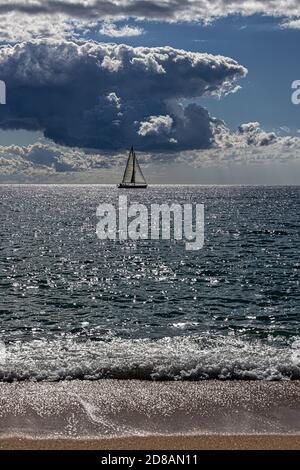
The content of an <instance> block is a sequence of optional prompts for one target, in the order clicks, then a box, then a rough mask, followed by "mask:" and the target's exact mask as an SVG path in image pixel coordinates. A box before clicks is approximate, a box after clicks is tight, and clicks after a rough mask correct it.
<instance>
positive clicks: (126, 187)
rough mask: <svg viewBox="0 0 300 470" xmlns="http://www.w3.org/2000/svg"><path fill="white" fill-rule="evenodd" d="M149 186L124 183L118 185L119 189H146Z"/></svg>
mask: <svg viewBox="0 0 300 470" xmlns="http://www.w3.org/2000/svg"><path fill="white" fill-rule="evenodd" d="M147 186H148V185H147V184H124V183H120V184H118V186H117V187H118V188H120V189H146V188H147Z"/></svg>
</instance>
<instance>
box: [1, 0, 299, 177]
mask: <svg viewBox="0 0 300 470" xmlns="http://www.w3.org/2000/svg"><path fill="white" fill-rule="evenodd" d="M3 3H5V2H3ZM23 3H24V2H23ZM62 3H63V2H62ZM111 3H112V4H114V3H116V2H114V0H112V2H111ZM127 3H128V5H129V6H130V11H131V16H127V15H124V13H122V12H120V14H121V13H122V16H123V19H120V18H119V17H118V16H117V17H116V18H114V17H111V16H109V17H106V16H105V17H104V16H103V17H101V16H100V17H99V16H97V15H96V14H97V12H98V11H99V12H100V13H101V11H102V10H101V9H102V6H103V5H102V4H101V2H98V1H94V0H93V1H92V0H91V1H90V2H88V8H89V7H90V8H91V9H90V10H84V16H82V17H81V16H80V14H78V6H80V7H82V5H83V2H81V0H77V1H76V0H74V2H73V1H72V0H71V1H69V2H67V1H66V4H67V7H68V15H67V16H65V15H66V13H65V9H64V11H63V12H61V11H59V12H57V11H55V9H54V8H55V2H51V0H47V1H46V2H44V3H43V7H45V5H46V4H47V15H49V16H44V15H43V16H41V15H40V14H39V13H38V12H37V11H36V10H33V9H32V10H30V11H28V12H24V11H23V10H22V9H21V10H20V11H19V10H18V8H16V9H15V11H14V10H12V11H10V12H9V13H7V11H6V12H5V14H4V13H1V9H0V16H1V15H2V16H3V19H4V21H2V27H0V44H1V43H2V48H0V80H1V79H5V81H6V82H7V86H8V95H7V100H8V103H7V106H6V105H5V106H1V108H0V158H1V156H2V159H3V161H4V163H3V165H4V166H5V176H2V177H1V173H0V181H6V179H8V181H10V178H11V180H12V181H13V180H14V176H13V175H14V174H15V173H16V172H17V173H18V180H20V178H21V180H22V174H23V176H24V180H27V177H28V174H29V173H30V179H32V178H33V179H34V178H35V174H36V173H38V178H42V179H43V178H44V176H45V179H46V180H47V181H52V180H55V177H56V176H57V175H56V173H65V176H66V178H67V174H68V178H69V173H72V172H73V171H76V172H78V171H86V170H88V171H95V174H96V173H97V178H99V172H101V165H102V164H103V168H105V171H107V169H108V167H111V172H112V175H115V174H116V172H119V165H121V164H122V162H123V161H122V158H121V157H118V155H120V154H123V153H124V152H125V151H126V142H127V141H128V146H130V144H131V141H132V140H135V141H136V144H137V146H138V148H139V150H140V151H141V153H142V161H143V160H144V164H145V165H146V166H149V174H155V168H154V165H156V164H157V163H159V164H160V165H161V163H163V165H164V166H165V167H166V168H169V170H170V174H171V173H172V178H173V179H178V178H176V176H174V175H176V168H177V169H178V175H180V174H181V175H182V174H183V172H182V165H188V167H189V170H187V171H185V172H184V173H185V175H184V178H185V179H186V182H190V181H192V180H193V178H194V175H195V172H196V173H197V172H198V173H199V174H200V172H202V173H201V174H202V175H203V174H209V175H211V172H212V170H211V168H212V167H213V168H214V170H213V172H215V174H216V175H218V176H216V182H218V183H220V182H221V183H222V174H223V175H224V174H227V173H228V168H229V167H230V169H231V170H230V172H231V173H230V174H235V173H236V176H234V177H233V181H232V183H237V182H241V183H247V182H248V181H249V182H251V183H252V181H253V180H255V176H254V177H253V176H252V175H253V169H251V171H248V170H247V167H248V165H249V163H252V164H253V165H254V167H253V168H256V167H257V168H258V169H257V174H259V173H260V172H261V167H260V168H259V166H260V165H268V169H267V171H266V170H265V169H264V171H263V173H266V174H268V175H273V174H274V177H271V183H272V182H273V183H281V182H282V181H281V179H282V178H281V177H280V175H282V174H284V175H285V182H286V183H287V184H288V183H289V182H292V183H293V184H295V183H297V181H298V180H297V178H298V176H300V172H299V168H300V165H298V160H297V156H298V154H299V150H300V143H299V140H300V132H299V130H300V122H299V115H300V106H295V105H293V104H292V102H291V94H292V90H291V84H292V82H293V81H294V80H297V79H298V80H300V70H299V59H300V57H299V55H300V51H299V46H298V45H299V39H300V20H299V18H300V7H299V6H297V2H293V1H292V0H291V1H290V0H287V1H286V2H275V4H278V8H277V10H276V11H275V10H274V12H273V10H272V9H270V7H268V4H269V3H270V5H274V2H273V4H271V2H265V3H263V2H260V1H256V2H249V1H248V0H244V1H242V2H239V3H237V5H238V4H239V5H241V6H239V8H240V12H241V13H243V14H238V15H233V14H229V15H228V12H227V9H228V6H227V4H226V2H224V14H222V10H220V11H219V10H218V12H217V13H219V15H218V18H212V16H213V15H214V10H213V8H212V9H211V10H209V11H207V12H206V14H204V13H203V8H202V2H197V1H194V2H192V3H193V8H194V10H193V11H194V12H195V13H194V15H193V12H191V13H190V10H189V9H188V8H187V9H186V10H185V9H184V8H183V7H182V5H183V4H184V2H183V3H182V4H179V3H178V5H179V7H178V8H179V10H178V13H176V11H175V12H173V11H172V13H170V12H168V11H164V12H163V13H162V12H161V11H159V10H158V9H157V2H156V0H153V2H152V4H153V6H152V7H151V2H148V8H149V11H151V12H152V13H151V15H152V17H153V18H152V19H151V21H149V20H145V19H143V18H142V15H143V14H144V13H143V12H142V13H141V12H140V5H141V4H142V3H145V2H139V7H137V6H136V5H137V2H134V0H126V2H124V4H126V5H127ZM232 3H235V2H234V1H233V2H232ZM284 3H286V8H284V5H283V6H282V4H284ZM16 4H17V5H18V4H20V7H21V6H22V0H19V1H17V2H16ZM70 4H71V5H72V6H74V12H77V13H76V15H75V14H74V16H73V14H70V13H69V7H70ZM73 4H74V5H73ZM167 4H168V1H167V0H166V1H165V5H167ZM220 4H221V5H222V2H219V4H218V5H220ZM253 4H255V6H254V7H253ZM199 5H200V6H199ZM249 5H250V6H249ZM75 7H76V8H77V10H75ZM135 8H136V13H135V14H132V12H134V11H135V10H134V9H135ZM151 8H152V10H150V9H151ZM218 8H222V7H218ZM249 8H251V13H253V14H249V15H248V14H245V11H246V12H248V11H249ZM297 8H299V10H298V9H297ZM95 9H96V10H95ZM253 9H254V10H253ZM175 10H176V9H175ZM82 11H83V10H82ZM112 11H113V15H117V13H116V12H117V11H118V10H117V9H116V8H115V9H114V10H112ZM158 11H159V13H157V12H158ZM199 11H200V13H199ZM229 12H230V10H229ZM273 13H274V14H273ZM14 15H17V16H14ZM55 15H59V16H57V21H56V22H55V21H54V19H55V18H56V16H55ZM61 15H63V16H61ZM89 15H90V16H91V18H89ZM95 15H96V16H95ZM168 15H171V16H172V17H169V16H168ZM181 15H182V17H184V18H185V21H183V22H182V21H179V19H180V18H181ZM195 15H196V16H195ZM197 15H198V16H199V15H200V17H197ZM156 16H159V21H158V18H156ZM161 16H163V17H161ZM164 16H165V17H164ZM174 17H175V18H174ZM194 20H196V21H194ZM18 22H20V27H19V28H16V27H14V25H16V24H18ZM204 23H208V24H204ZM21 24H22V27H21ZM66 24H67V25H68V27H67V28H66V26H65V25H66ZM45 25H46V26H45ZM53 25H54V26H53ZM70 25H71V26H70ZM283 25H285V26H283ZM287 26H289V27H287ZM10 28H11V30H10ZM47 28H48V29H49V31H47ZM66 31H67V32H66ZM104 33H105V34H104ZM70 41H71V42H72V43H74V44H75V45H76V47H75V48H72V52H71V49H70V48H69V46H66V44H67V43H68V44H69V43H70ZM91 41H93V42H94V43H96V44H102V45H103V44H104V45H105V44H108V43H111V44H112V47H111V48H109V50H108V49H107V48H105V50H104V49H103V48H102V46H101V48H102V49H101V50H100V49H99V50H98V51H97V54H100V55H101V60H102V59H103V57H104V56H103V54H104V55H105V54H108V55H109V60H113V61H116V60H117V61H118V60H119V56H118V54H119V52H118V50H117V48H116V45H118V44H126V45H128V46H131V49H130V50H129V49H128V50H126V51H125V55H124V57H123V58H122V59H121V60H122V61H123V64H122V66H120V67H119V68H118V70H117V71H116V70H115V69H114V70H112V69H110V74H108V75H109V77H108V75H107V73H106V72H105V75H101V76H100V75H99V74H98V73H97V72H96V69H95V70H94V72H95V74H94V76H93V73H94V72H92V74H91V75H90V77H91V85H90V88H91V90H93V89H94V88H95V93H94V95H93V94H92V92H91V93H84V94H82V96H79V95H78V87H75V86H74V87H73V85H74V80H73V79H72V76H71V75H70V77H71V78H69V79H68V80H69V82H68V83H66V84H65V85H64V86H65V87H69V88H68V90H69V91H67V92H64V93H62V85H61V83H58V84H55V87H56V90H53V89H54V86H53V87H50V86H49V83H47V84H46V85H44V83H45V80H44V77H42V79H41V76H40V75H41V74H42V73H44V75H45V76H46V75H47V74H48V72H49V70H48V66H47V65H46V61H45V60H44V55H45V54H46V56H47V57H48V60H49V61H50V62H51V66H50V67H49V68H51V67H52V70H51V73H53V74H54V71H55V74H56V75H53V76H55V77H56V76H57V70H58V69H59V67H63V66H62V65H61V63H59V62H58V63H57V64H55V63H54V62H55V57H56V56H57V58H58V59H59V57H58V53H57V52H56V53H53V47H54V46H53V43H54V42H55V43H56V44H61V45H64V47H65V49H66V51H65V52H64V53H66V54H67V55H68V57H69V55H71V53H72V54H75V55H76V57H77V55H78V52H77V49H79V45H80V47H81V45H82V44H84V43H86V44H89V43H90V42H91ZM32 42H33V43H35V45H34V47H32V46H29V44H30V43H32ZM37 43H39V44H37ZM40 43H43V44H46V46H45V47H46V48H45V47H43V48H42V46H41V44H40ZM17 44H22V47H23V49H24V53H23V52H22V54H23V56H24V57H26V58H28V57H29V58H30V59H29V61H31V62H32V63H31V64H30V66H28V67H31V68H32V70H28V74H27V75H28V77H29V76H31V78H32V77H33V80H29V79H28V80H27V82H26V81H25V82H22V83H21V80H19V79H17V78H16V77H17V75H18V73H19V71H20V69H19V67H21V65H22V64H21V60H25V59H23V56H22V58H20V55H19V54H18V53H17V52H16V50H15V49H14V52H13V53H11V49H9V54H8V53H7V51H8V48H9V47H10V48H16V46H17ZM168 46H170V47H171V48H174V50H183V51H185V52H184V54H186V56H185V55H184V54H182V53H180V52H175V53H174V52H172V53H171V55H172V57H173V56H178V57H179V59H177V58H175V59H174V57H173V59H172V58H171V57H169V59H168V61H169V60H170V64H169V62H168V64H169V66H168V68H167V69H166V70H164V71H163V74H166V73H167V75H168V77H167V79H168V80H169V83H170V90H171V89H172V90H171V91H170V92H169V90H168V88H167V87H166V83H165V81H164V79H165V77H163V74H162V73H161V71H160V70H159V67H162V68H163V67H164V63H165V62H164V61H165V59H160V57H159V50H160V49H159V48H163V49H162V51H163V52H162V53H163V54H167V55H168V54H169V52H168V49H167V47H168ZM55 47H56V46H55ZM137 48H142V50H143V52H142V54H143V58H142V59H140V58H139V57H140V56H139V52H138V49H137ZM145 48H151V49H149V50H148V49H147V50H146V49H145ZM67 49H68V51H67ZM75 49H76V51H75ZM60 50H61V49H60ZM152 50H153V51H156V52H155V54H156V58H155V61H156V62H155V67H158V68H157V70H156V72H155V73H156V76H155V73H154V72H153V70H150V69H149V67H150V66H149V63H150V62H149V61H152ZM74 51H75V52H74ZM103 51H104V52H103ZM149 51H150V52H149ZM190 53H195V54H194V55H190ZM197 53H198V55H197ZM1 54H2V56H1ZM128 54H130V57H132V59H130V61H129V64H132V63H134V64H138V63H141V62H140V61H142V62H143V72H141V76H140V81H139V80H138V79H137V82H136V83H137V84H139V83H140V84H142V86H141V87H140V91H139V93H140V96H139V95H138V93H135V90H134V89H133V88H132V89H131V88H130V83H131V81H133V82H134V79H135V78H136V75H137V74H139V73H140V70H138V71H137V69H134V67H132V68H130V67H131V66H129V68H128V70H127V69H126V73H125V72H124V68H125V63H126V67H127V66H128V64H127V60H129V59H127V55H128ZM204 54H210V55H211V56H210V58H209V59H207V57H206V56H204ZM91 55H92V52H91V47H90V46H89V52H88V54H87V56H88V57H91ZM125 56H126V57H125ZM218 56H224V58H223V59H222V60H221V62H222V64H220V62H219V59H215V57H218ZM41 57H43V59H42V58H41ZM226 58H229V59H228V60H227V59H226ZM1 59H2V61H1ZM77 59H78V57H77ZM77 59H76V62H74V61H73V62H72V63H71V62H70V67H73V68H74V70H75V74H76V67H78V74H81V73H82V74H84V73H87V74H86V75H85V77H86V80H88V73H90V72H84V67H86V61H85V62H84V63H83V62H80V63H79V61H78V60H77ZM232 59H233V60H234V61H235V63H236V65H232V64H233V62H232V61H231V60H232ZM18 60H19V61H20V64H18V63H17V62H18ZM26 60H27V65H28V59H26ZM97 60H98V62H99V60H100V59H97ZM38 61H41V63H39V69H38V74H40V75H39V77H37V75H36V76H35V75H34V74H37V67H36V64H37V62H38ZM195 61H197V66H196V67H195V66H194V65H193V64H194V62H195ZM207 62H208V63H207ZM12 63H14V67H15V70H14V68H13V66H12ZM113 63H114V64H115V63H116V62H113ZM151 63H152V62H151ZM181 63H184V64H187V65H185V67H186V70H183V68H182V66H181V65H180V64H181ZM204 63H205V68H203V64H204ZM1 65H2V68H1ZM68 65H69V64H68ZM43 67H44V71H43ZM95 67H96V65H95ZM109 67H111V64H110V65H109ZM135 67H136V65H135ZM151 67H152V65H151ZM176 67H177V68H176ZM216 68H217V72H216V73H215V70H216ZM232 69H234V70H232ZM246 69H247V74H246V73H245V72H244V71H245V70H246ZM149 70H150V71H149ZM243 70H244V71H243ZM1 71H3V72H2V75H4V77H1ZM62 73H63V72H62ZM68 73H69V69H68ZM73 73H74V72H73ZM153 74H154V75H153ZM201 74H203V76H201ZM47 76H48V75H47ZM117 76H119V78H120V81H119V78H118V77H117ZM92 77H93V78H92ZM110 77H111V78H110ZM116 77H117V78H116ZM184 77H186V89H185V90H183V87H184V80H185V78H184ZM35 79H36V80H37V82H36V83H39V84H38V85H37V84H34V85H33V83H34V81H35ZM110 79H112V87H111V90H110V89H109V88H108V87H107V86H105V89H104V88H103V89H102V88H101V87H102V85H103V82H105V81H106V80H108V81H109V80H110ZM92 80H94V81H93V82H92ZM122 80H123V82H122ZM155 80H156V84H157V87H156V85H155ZM203 81H204V82H205V86H203ZM101 82H102V84H101ZM196 82H197V83H196ZM98 84H99V90H98V89H97V86H98ZM43 86H44V91H43ZM78 86H79V83H78ZM237 86H239V87H240V88H239V89H237V90H236V87H237ZM72 87H73V88H72ZM147 87H148V88H147ZM164 87H165V88H164ZM50 88H51V91H49V90H50ZM194 88H195V89H194ZM66 89H67V88H66ZM163 90H165V93H166V96H164V94H163V93H164V91H163ZM123 91H124V96H123V94H122V92H123ZM9 93H10V94H11V95H10V94H9ZM22 93H23V94H24V93H28V99H27V100H26V99H25V98H24V96H22ZM49 93H53V96H52V97H49ZM68 93H69V94H70V98H69V101H68V98H67V95H68ZM97 93H99V97H100V98H99V103H100V104H99V103H98V98H97ZM102 93H103V96H102V95H101V94H102ZM12 94H13V95H14V96H13V99H12V100H11V101H13V103H10V102H9V100H10V96H12ZM216 95H220V96H216ZM29 96H30V100H29ZM17 97H20V98H19V102H15V101H14V100H17ZM21 98H22V99H21ZM56 100H57V101H56ZM62 100H65V103H64V104H62ZM76 100H77V101H78V102H79V101H84V100H86V102H84V103H80V107H79V104H78V103H76ZM101 100H102V101H101ZM29 101H30V103H29ZM74 101H75V103H74ZM108 101H109V103H108ZM175 102H176V103H175ZM39 104H40V106H41V109H40V110H39V109H38V107H39ZM63 106H64V109H62V108H63ZM72 106H74V112H73V115H71V114H70V115H68V114H66V113H65V108H66V107H67V108H68V107H72ZM101 106H102V109H100V108H101ZM178 106H180V109H179V107H178ZM56 107H57V109H56ZM175 108H176V109H175ZM203 108H205V109H207V111H205V110H204V109H203ZM104 109H105V112H104V111H103V110H104ZM183 109H184V111H182V110H183ZM47 113H48V115H47ZM74 115H75V116H76V120H75V119H74V120H73V117H74ZM87 115H88V118H87ZM81 117H82V121H81ZM220 120H222V121H224V123H221V121H220ZM65 123H68V126H67V124H66V126H65V128H64V124H65ZM248 123H252V124H254V125H252V124H251V125H248ZM197 126H198V127H197ZM240 126H242V127H240ZM243 126H244V127H243ZM16 129H17V130H16ZM98 130H99V135H100V134H101V133H102V134H101V135H102V137H101V138H100V137H99V138H98V135H97V132H98ZM119 136H120V139H119ZM201 136H203V138H201ZM116 141H117V143H116ZM36 142H38V145H39V147H38V149H37V147H35V148H34V149H32V148H29V146H30V145H35V143H36ZM1 145H2V147H1ZM12 145H14V146H19V147H20V148H21V147H22V149H18V150H17V151H16V150H15V149H12V148H11V147H12ZM41 145H42V147H41ZM75 150H76V152H75ZM37 152H40V154H39V155H42V157H40V156H38V157H37V156H36V154H37ZM32 153H34V158H33V157H32ZM75 153H76V164H75V162H74V161H73V160H72V159H74V155H75ZM86 154H88V155H91V154H92V155H94V156H95V155H97V154H100V157H99V161H97V164H96V166H93V165H94V163H93V164H91V163H90V161H91V160H93V159H92V158H91V157H88V158H86V157H85V155H86ZM150 154H151V155H154V157H152V159H150V157H149V155H150ZM242 154H243V155H244V156H245V158H244V160H243V158H242V156H241V155H242ZM66 155H67V156H66ZM110 155H113V156H112V157H111V158H110ZM93 158H94V157H93ZM105 158H107V159H108V163H103V161H105ZM299 158H300V157H299ZM95 160H97V158H96V157H95V158H94V160H93V161H95ZM88 161H89V164H87V163H86V162H88ZM11 162H12V163H11ZM78 162H79V163H78ZM84 162H85V163H84ZM275 163H276V164H275ZM10 165H11V169H10V168H9V166H10ZM76 165H77V166H76ZM282 165H285V168H284V171H282ZM208 167H209V168H210V169H209V170H207V168H208ZM225 168H226V171H225V170H224V169H225ZM264 168H265V167H264ZM289 168H290V170H288V169H289ZM37 170H38V172H37ZM43 170H45V175H44V176H43ZM103 171H104V170H103ZM247 171H248V175H250V174H251V177H250V176H249V178H248V177H247ZM243 172H244V173H243ZM167 173H168V171H166V174H167ZM243 174H245V177H243V176H242V175H243ZM7 175H9V177H8V178H7ZM32 175H33V176H32ZM41 175H42V176H41ZM254 175H255V171H254ZM295 175H296V176H295ZM58 176H59V178H60V179H61V178H62V175H61V174H59V175H58ZM76 177H77V175H76ZM105 178H107V176H105ZM112 178H113V177H112ZM227 179H228V178H227V177H226V178H225V179H224V181H225V180H226V183H227V182H228V181H227ZM179 180H180V178H179ZM179 180H178V182H185V181H179ZM202 182H203V181H202ZM204 182H205V181H204ZM229 182H230V181H229ZM267 182H268V183H270V182H269V181H267ZM299 182H300V179H299ZM209 183H213V178H211V176H210V177H209Z"/></svg>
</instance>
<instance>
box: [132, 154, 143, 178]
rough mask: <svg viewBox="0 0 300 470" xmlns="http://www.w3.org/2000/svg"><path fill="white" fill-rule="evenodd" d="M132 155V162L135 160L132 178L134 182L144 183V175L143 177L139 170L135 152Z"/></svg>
mask: <svg viewBox="0 0 300 470" xmlns="http://www.w3.org/2000/svg"><path fill="white" fill-rule="evenodd" d="M134 157H135V158H134V162H135V172H134V173H135V180H134V182H135V183H138V184H142V183H144V184H146V180H145V177H144V175H143V172H142V170H141V167H140V164H139V162H138V159H137V158H136V156H135V153H134Z"/></svg>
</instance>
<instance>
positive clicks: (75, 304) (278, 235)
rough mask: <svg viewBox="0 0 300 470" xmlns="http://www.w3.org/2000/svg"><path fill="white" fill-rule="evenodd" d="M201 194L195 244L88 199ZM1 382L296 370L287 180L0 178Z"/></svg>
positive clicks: (297, 203)
mask: <svg viewBox="0 0 300 470" xmlns="http://www.w3.org/2000/svg"><path fill="white" fill-rule="evenodd" d="M121 194H122V195H127V197H128V200H129V201H130V202H139V203H143V204H145V205H149V204H152V203H155V204H162V203H168V204H172V203H179V204H186V203H190V204H204V207H205V243H204V247H203V248H202V249H200V250H198V251H187V250H186V247H185V243H184V242H183V241H175V240H136V241H133V240H125V241H124V240H122V241H119V240H100V239H99V238H98V237H97V235H96V225H97V222H98V218H97V215H96V211H97V207H98V206H99V204H103V203H112V204H117V201H118V197H119V195H121ZM0 218H1V229H0V239H1V242H0V293H1V298H0V381H5V382H12V381H24V380H26V381H28V380H30V381H65V380H74V379H80V380H87V381H88V380H98V379H141V380H149V381H163V380H165V381H166V380H168V381H188V380H189V381H200V380H210V379H217V380H233V379H235V380H245V379H247V380H261V379H267V380H292V379H300V290H299V281H300V257H299V255H300V187H283V186H281V187H262V186H260V187H254V186H159V185H157V186H150V187H148V189H146V190H127V191H126V190H119V189H117V188H116V187H115V186H112V185H2V186H0Z"/></svg>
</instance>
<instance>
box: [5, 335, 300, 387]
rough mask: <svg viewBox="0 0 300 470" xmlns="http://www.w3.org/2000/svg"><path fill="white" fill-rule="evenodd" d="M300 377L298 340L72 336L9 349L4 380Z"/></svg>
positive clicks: (24, 344)
mask: <svg viewBox="0 0 300 470" xmlns="http://www.w3.org/2000/svg"><path fill="white" fill-rule="evenodd" d="M76 378H77V379H78V378H79V379H87V380H95V379H100V378H124V379H125V378H126V379H132V378H138V379H149V380H203V379H222V380H226V379H268V380H280V379H300V342H299V340H297V339H296V338H294V339H290V340H287V339H276V340H274V338H272V339H271V338H270V339H269V340H264V341H262V340H247V339H243V338H241V337H237V336H219V335H218V336H215V337H208V336H204V335H203V336H200V335H194V336H175V337H166V338H162V339H157V340H153V339H152V340H150V339H134V340H127V339H121V338H107V339H106V340H105V341H104V340H103V341H91V340H88V341H85V342H80V341H79V340H78V339H76V338H75V337H72V336H64V337H61V338H59V339H56V340H52V341H46V340H44V341H42V340H36V341H31V342H23V343H11V344H8V345H6V354H5V356H3V357H0V380H2V381H13V380H28V379H29V380H64V379H67V380H71V379H76Z"/></svg>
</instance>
